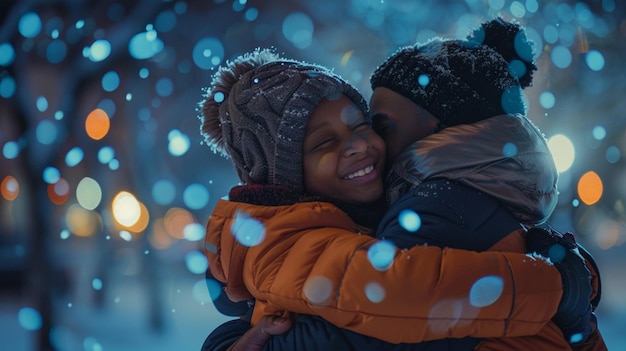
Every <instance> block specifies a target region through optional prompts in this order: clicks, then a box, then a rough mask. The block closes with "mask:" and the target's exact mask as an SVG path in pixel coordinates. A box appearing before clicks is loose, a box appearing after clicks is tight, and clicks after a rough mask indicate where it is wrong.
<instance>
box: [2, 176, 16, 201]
mask: <svg viewBox="0 0 626 351" xmlns="http://www.w3.org/2000/svg"><path fill="white" fill-rule="evenodd" d="M0 192H2V197H3V198H4V199H5V200H8V201H13V200H15V199H17V196H18V195H19V193H20V183H19V182H18V181H17V179H15V177H13V176H5V177H4V178H3V179H2V183H0Z"/></svg>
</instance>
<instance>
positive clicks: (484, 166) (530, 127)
mask: <svg viewBox="0 0 626 351" xmlns="http://www.w3.org/2000/svg"><path fill="white" fill-rule="evenodd" d="M432 178H445V179H450V180H454V181H457V182H459V183H462V184H465V185H468V186H470V187H473V188H475V189H477V190H480V191H482V192H484V193H486V194H489V195H491V196H493V197H495V198H497V199H498V200H499V201H500V202H501V203H502V204H503V205H504V206H505V207H507V208H508V209H509V211H511V213H512V214H513V215H514V216H515V217H516V219H518V220H519V221H520V223H523V224H526V225H537V224H541V223H543V222H545V221H546V220H547V219H548V217H549V216H550V215H551V214H552V212H553V211H554V208H555V207H556V204H557V198H558V192H557V182H558V172H557V170H556V165H555V163H554V159H553V158H552V154H551V153H550V150H549V149H548V144H547V142H546V139H545V137H544V136H543V134H541V132H540V131H539V129H538V128H537V127H536V126H535V125H534V124H533V123H532V122H531V121H530V120H529V119H528V118H526V117H524V116H518V115H500V116H495V117H492V118H488V119H485V120H483V121H480V122H476V123H472V124H462V125H457V126H453V127H449V128H446V129H444V130H442V131H440V132H438V133H435V134H432V135H430V136H428V137H426V138H424V139H422V140H419V141H417V142H416V143H414V144H412V145H411V146H409V147H408V148H407V150H406V151H405V152H404V153H403V154H402V155H400V156H399V157H398V159H397V160H396V162H395V163H394V165H393V166H392V168H391V170H390V172H389V174H388V176H387V199H388V201H389V202H390V203H393V202H394V201H395V200H397V198H398V197H399V196H401V195H402V194H404V193H405V192H406V191H407V190H408V189H410V188H411V187H413V186H415V185H418V184H420V183H422V182H424V181H426V180H428V179H432Z"/></svg>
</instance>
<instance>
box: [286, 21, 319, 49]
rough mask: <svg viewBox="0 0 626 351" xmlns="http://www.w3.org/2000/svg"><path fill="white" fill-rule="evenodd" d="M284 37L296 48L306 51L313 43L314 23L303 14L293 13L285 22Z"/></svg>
mask: <svg viewBox="0 0 626 351" xmlns="http://www.w3.org/2000/svg"><path fill="white" fill-rule="evenodd" d="M283 35H284V36H285V38H286V39H287V40H289V41H290V42H291V43H292V44H293V45H294V46H295V47H297V48H299V49H304V48H307V47H309V46H311V43H312V42H313V21H312V20H311V18H310V17H309V16H308V15H307V14H305V13H302V12H292V13H290V14H289V15H287V17H285V20H284V21H283Z"/></svg>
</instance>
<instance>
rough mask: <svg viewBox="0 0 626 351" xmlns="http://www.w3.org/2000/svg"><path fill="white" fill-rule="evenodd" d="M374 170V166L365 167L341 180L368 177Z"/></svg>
mask: <svg viewBox="0 0 626 351" xmlns="http://www.w3.org/2000/svg"><path fill="white" fill-rule="evenodd" d="M373 170H374V165H371V166H367V167H365V168H363V169H361V170H358V171H356V172H354V173H352V174H348V175H347V176H345V177H343V179H347V180H349V179H354V178H358V177H363V176H365V175H368V174H370V173H372V171H373Z"/></svg>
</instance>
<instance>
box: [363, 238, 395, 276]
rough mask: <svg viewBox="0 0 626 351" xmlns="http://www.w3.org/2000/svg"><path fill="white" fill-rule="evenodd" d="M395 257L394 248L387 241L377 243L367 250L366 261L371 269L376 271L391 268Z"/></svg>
mask: <svg viewBox="0 0 626 351" xmlns="http://www.w3.org/2000/svg"><path fill="white" fill-rule="evenodd" d="M395 256H396V246H395V245H394V244H393V243H392V242H390V241H387V240H381V241H378V242H376V243H375V244H373V245H372V246H370V247H369V249H368V250H367V259H368V260H369V262H370V263H371V264H372V267H374V269H376V270H378V271H385V270H387V269H389V268H391V266H392V265H393V259H394V258H395Z"/></svg>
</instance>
